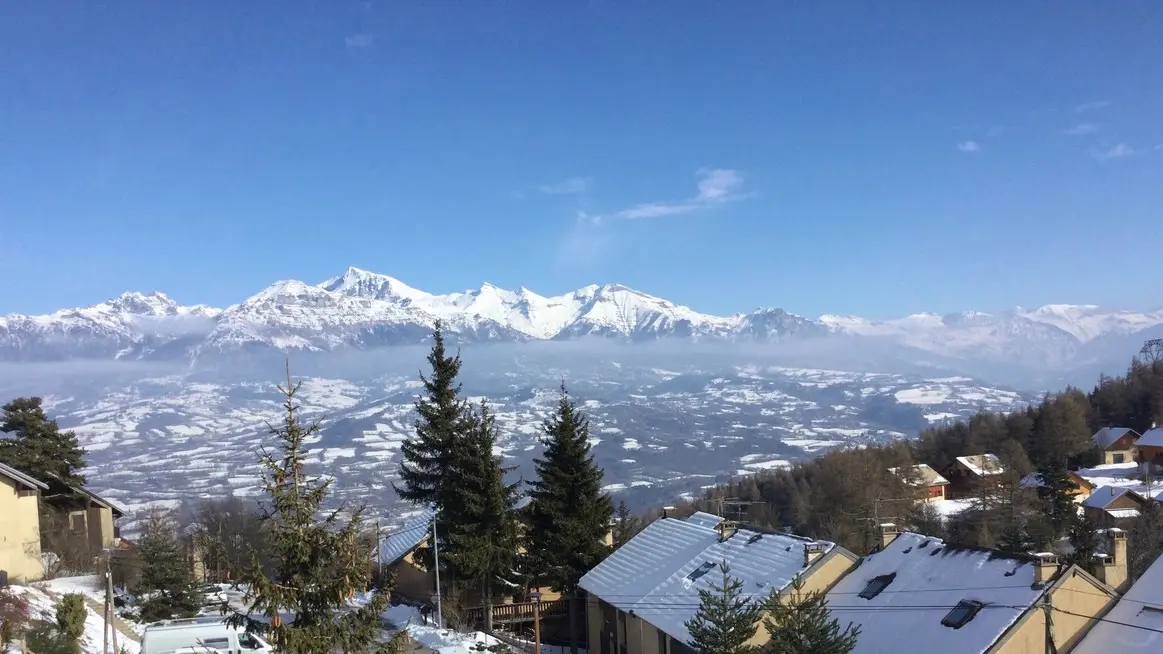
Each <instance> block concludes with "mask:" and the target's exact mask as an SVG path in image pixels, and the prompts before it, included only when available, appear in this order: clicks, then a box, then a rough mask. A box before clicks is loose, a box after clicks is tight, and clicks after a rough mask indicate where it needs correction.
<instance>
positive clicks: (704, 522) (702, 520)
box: [686, 511, 723, 529]
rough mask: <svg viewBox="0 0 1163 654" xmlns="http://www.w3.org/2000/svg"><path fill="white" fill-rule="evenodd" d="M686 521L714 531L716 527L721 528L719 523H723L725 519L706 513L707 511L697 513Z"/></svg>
mask: <svg viewBox="0 0 1163 654" xmlns="http://www.w3.org/2000/svg"><path fill="white" fill-rule="evenodd" d="M686 521H687V522H692V523H694V524H696V525H699V526H700V527H706V528H708V529H714V528H715V527H718V526H719V523H720V522H722V521H723V519H722V518H720V517H719V516H717V515H715V514H714V513H706V512H705V511H695V513H694V515H692V516H690V517H689V518H687V519H686Z"/></svg>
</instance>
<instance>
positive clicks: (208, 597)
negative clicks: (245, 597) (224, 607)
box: [202, 584, 226, 606]
mask: <svg viewBox="0 0 1163 654" xmlns="http://www.w3.org/2000/svg"><path fill="white" fill-rule="evenodd" d="M225 603H226V593H225V592H223V590H222V586H220V585H218V584H206V585H205V586H203V587H202V606H211V605H217V604H225Z"/></svg>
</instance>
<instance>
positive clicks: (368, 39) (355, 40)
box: [343, 34, 376, 50]
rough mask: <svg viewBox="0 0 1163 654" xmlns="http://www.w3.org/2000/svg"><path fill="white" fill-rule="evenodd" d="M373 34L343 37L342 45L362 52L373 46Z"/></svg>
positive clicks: (374, 36) (374, 40)
mask: <svg viewBox="0 0 1163 654" xmlns="http://www.w3.org/2000/svg"><path fill="white" fill-rule="evenodd" d="M375 42H376V35H375V34H351V35H348V36H345V37H343V44H344V45H346V46H347V47H349V48H351V49H353V50H362V49H364V48H370V47H372V46H373V45H375Z"/></svg>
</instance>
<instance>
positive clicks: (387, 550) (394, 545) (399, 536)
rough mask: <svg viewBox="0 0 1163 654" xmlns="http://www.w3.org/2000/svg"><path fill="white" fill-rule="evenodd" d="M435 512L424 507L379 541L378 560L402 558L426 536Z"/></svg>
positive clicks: (392, 560) (387, 562)
mask: <svg viewBox="0 0 1163 654" xmlns="http://www.w3.org/2000/svg"><path fill="white" fill-rule="evenodd" d="M434 517H436V512H435V511H433V510H432V509H424V510H422V511H420V513H418V514H417V515H415V516H414V517H412V518H411V519H409V520H408V522H406V523H404V526H402V527H400V528H399V529H398V530H396V531H395V532H394V533H392V534H391V535H390V536H388V537H387V538H384V539H382V540H381V541H380V560H381V561H383V562H384V563H385V564H389V565H390V564H392V563H395V562H396V561H399V560H400V559H402V558H404V556H405V555H407V554H408V552H411V551H412V550H414V549H416V548H417V547H419V546H420V544H421V543H423V542H424V540H425V539H426V538H428V533H429V531H430V530H431V529H432V519H433V518H434Z"/></svg>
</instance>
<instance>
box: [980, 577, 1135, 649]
mask: <svg viewBox="0 0 1163 654" xmlns="http://www.w3.org/2000/svg"><path fill="white" fill-rule="evenodd" d="M1068 574H1070V577H1068V578H1067V579H1065V580H1064V581H1063V582H1062V583H1061V584H1059V585H1058V586H1056V587H1055V588H1054V590H1053V592H1052V593H1051V594H1050V605H1051V607H1053V608H1056V609H1059V610H1057V611H1055V610H1052V611H1051V614H1050V615H1051V618H1050V620H1051V623H1052V625H1053V626H1052V634H1053V637H1054V644H1055V645H1057V647H1058V651H1060V652H1065V651H1068V650H1069V648H1071V647H1073V646H1074V644H1075V643H1077V642H1078V641H1079V640H1080V639H1081V638H1082V637H1083V636H1085V635H1086V632H1087V631H1088V630H1089V629H1090V628H1091V627H1092V626H1094V623H1095V618H1096V617H1098V616H1101V615H1103V614H1105V613H1106V612H1107V611H1108V610H1110V607H1111V606H1112V605H1114V603H1115V598H1113V597H1111V596H1110V595H1107V594H1106V593H1105V592H1104V590H1103V589H1102V587H1101V586H1098V585H1096V584H1095V583H1094V582H1092V581H1091V580H1090V579H1088V578H1087V577H1085V576H1083V575H1081V574H1079V573H1077V572H1073V573H1068ZM1071 614H1075V615H1071ZM1081 616H1087V617H1081ZM1044 651H1046V622H1045V611H1044V610H1043V609H1042V608H1041V607H1040V606H1035V607H1033V608H1032V609H1030V610H1029V611H1028V612H1027V614H1026V616H1024V619H1023V621H1022V622H1021V624H1019V625H1018V626H1017V627H1016V628H1015V629H1014V630H1013V631H1011V632H1010V634H1009V635H1008V636H1007V637H1004V639H1003V640H1002V641H1001V642H999V643H998V645H997V646H996V647H995V648H994V649H993V650H991V652H996V653H997V654H1026V653H1027V652H1044Z"/></svg>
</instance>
